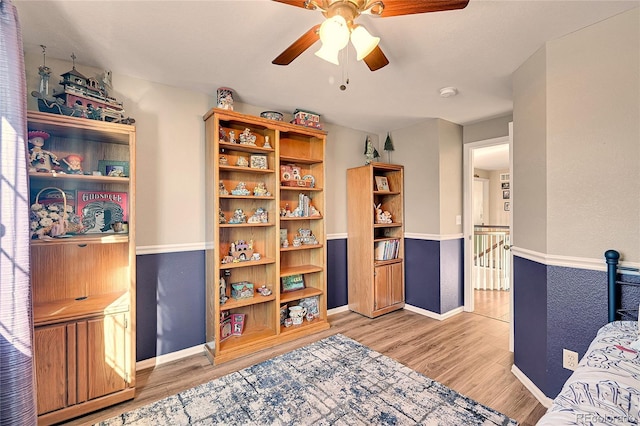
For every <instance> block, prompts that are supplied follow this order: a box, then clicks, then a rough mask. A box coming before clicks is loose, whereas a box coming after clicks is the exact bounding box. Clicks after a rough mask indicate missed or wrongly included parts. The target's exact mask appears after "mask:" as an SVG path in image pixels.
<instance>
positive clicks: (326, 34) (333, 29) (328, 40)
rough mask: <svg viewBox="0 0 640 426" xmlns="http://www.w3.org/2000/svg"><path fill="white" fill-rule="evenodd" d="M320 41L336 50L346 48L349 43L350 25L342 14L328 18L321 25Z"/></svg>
mask: <svg viewBox="0 0 640 426" xmlns="http://www.w3.org/2000/svg"><path fill="white" fill-rule="evenodd" d="M319 36H320V41H322V45H323V46H328V47H330V48H332V49H335V50H336V51H338V50H342V49H344V47H345V46H346V45H347V44H348V43H349V27H347V21H346V20H345V19H344V18H343V17H342V16H340V15H335V16H332V17H331V18H328V19H326V20H325V21H324V22H323V23H322V25H320V32H319Z"/></svg>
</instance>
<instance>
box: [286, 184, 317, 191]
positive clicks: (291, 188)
mask: <svg viewBox="0 0 640 426" xmlns="http://www.w3.org/2000/svg"><path fill="white" fill-rule="evenodd" d="M280 189H281V190H283V191H322V188H307V187H305V186H282V185H281V186H280Z"/></svg>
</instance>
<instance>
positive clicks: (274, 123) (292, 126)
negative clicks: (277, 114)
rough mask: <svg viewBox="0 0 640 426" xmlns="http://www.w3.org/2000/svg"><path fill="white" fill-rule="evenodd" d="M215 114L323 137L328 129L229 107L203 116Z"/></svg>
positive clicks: (205, 118)
mask: <svg viewBox="0 0 640 426" xmlns="http://www.w3.org/2000/svg"><path fill="white" fill-rule="evenodd" d="M213 114H216V115H217V116H218V119H219V120H220V121H238V122H240V124H242V125H246V124H249V125H256V126H263V127H265V128H267V129H278V130H281V131H286V132H293V133H299V134H304V135H310V136H316V137H322V136H325V135H326V134H327V132H326V131H324V130H320V129H314V128H311V127H305V126H300V125H297V124H291V123H287V122H284V121H276V120H269V119H268V118H263V117H258V116H254V115H246V114H242V113H239V112H236V111H230V110H228V109H220V108H211V109H210V110H209V111H208V112H207V113H206V114H205V115H204V117H203V120H204V121H206V120H207V119H208V118H209V117H211V116H212V115H213Z"/></svg>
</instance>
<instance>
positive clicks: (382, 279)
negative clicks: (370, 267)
mask: <svg viewBox="0 0 640 426" xmlns="http://www.w3.org/2000/svg"><path fill="white" fill-rule="evenodd" d="M403 287H404V286H403V280H402V263H393V264H391V265H385V266H377V267H376V268H375V271H374V295H373V297H374V302H373V303H374V306H373V309H374V310H378V309H384V308H386V307H387V306H391V305H395V304H397V303H401V302H403V300H404V292H403Z"/></svg>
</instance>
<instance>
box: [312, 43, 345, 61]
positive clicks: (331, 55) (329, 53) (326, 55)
mask: <svg viewBox="0 0 640 426" xmlns="http://www.w3.org/2000/svg"><path fill="white" fill-rule="evenodd" d="M338 52H340V50H339V49H333V48H331V47H329V46H328V45H326V44H324V43H323V44H322V47H321V48H320V49H319V50H318V51H317V52H316V53H315V55H316V56H317V57H318V58H321V59H324V60H325V61H327V62H331V63H332V64H336V65H340V62H338Z"/></svg>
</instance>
